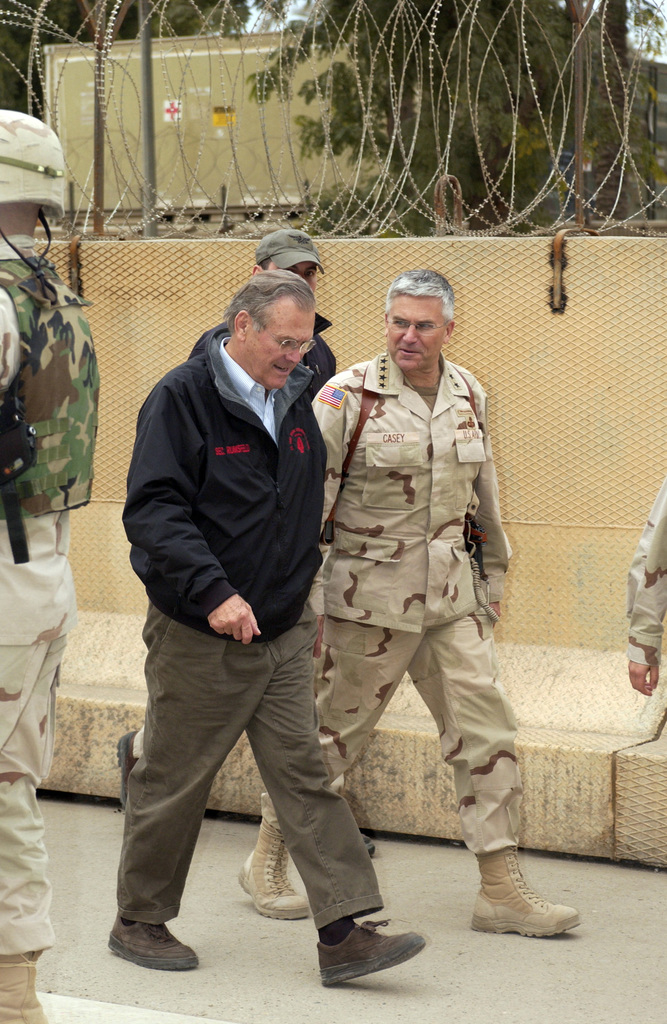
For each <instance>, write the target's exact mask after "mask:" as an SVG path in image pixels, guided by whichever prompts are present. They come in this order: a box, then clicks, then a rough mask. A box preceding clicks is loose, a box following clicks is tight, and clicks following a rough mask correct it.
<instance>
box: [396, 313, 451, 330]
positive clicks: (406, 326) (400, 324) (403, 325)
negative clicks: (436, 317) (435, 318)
mask: <svg viewBox="0 0 667 1024" xmlns="http://www.w3.org/2000/svg"><path fill="white" fill-rule="evenodd" d="M388 326H389V327H390V328H391V330H392V331H408V330H410V328H411V327H414V329H415V330H416V332H417V334H433V332H434V331H439V330H440V329H441V328H442V327H446V326H447V325H446V324H433V323H431V321H430V320H424V321H422V320H420V321H419V323H414V322H413V321H412V320H399V319H398V317H394V318H393V319H392V320H390V321H389V325H388Z"/></svg>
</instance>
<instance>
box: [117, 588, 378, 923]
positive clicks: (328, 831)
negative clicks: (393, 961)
mask: <svg viewBox="0 0 667 1024" xmlns="http://www.w3.org/2000/svg"><path fill="white" fill-rule="evenodd" d="M315 635H316V624H315V618H314V616H313V615H312V613H311V612H310V611H308V612H306V613H304V615H303V617H302V619H301V621H300V622H299V623H297V625H296V626H294V628H293V629H291V630H288V632H287V633H284V634H283V635H282V636H280V637H279V638H278V639H277V640H274V641H271V642H268V643H253V644H248V645H243V644H241V643H238V642H234V641H225V640H221V639H217V638H216V637H211V636H207V635H206V634H205V633H199V632H198V631H196V630H193V629H190V628H189V627H187V626H183V625H181V624H180V623H178V622H175V621H174V620H173V619H170V618H168V617H167V616H165V615H163V614H162V613H161V612H159V611H158V610H157V609H156V608H154V607H152V606H150V607H149V611H148V617H147V620H146V626H145V629H144V641H145V643H146V646H147V648H148V655H147V658H146V669H145V671H146V683H147V687H148V704H147V707H146V723H145V733H144V749H143V755H142V757H141V758H140V760H139V762H138V763H137V764H136V765H135V767H134V769H133V771H132V773H131V775H130V780H129V791H128V805H127V811H126V815H125V835H124V839H123V848H122V853H121V859H120V868H119V874H118V905H119V909H120V912H121V914H122V916H123V917H126V918H129V919H131V920H137V921H147V922H149V923H154V924H159V923H162V922H164V921H168V920H170V919H171V918H173V917H175V916H176V915H177V914H178V912H179V907H180V902H181V895H182V892H183V888H184V886H185V881H186V878H187V874H188V869H189V867H190V861H191V859H192V854H193V852H194V848H195V844H196V841H197V836H198V834H199V830H200V827H201V821H202V817H203V814H204V811H205V809H206V803H207V799H208V795H209V791H210V788H211V784H212V782H213V779H214V777H215V775H216V773H217V772H218V770H219V769H220V767H221V765H222V764H223V762H224V760H225V758H226V757H227V755H228V753H229V752H230V751H231V749H232V748H233V746H234V745H235V743H236V742H237V740H238V739H239V737H240V736H241V734H242V733H243V732H244V731H245V732H246V734H247V736H248V740H249V741H250V745H251V748H252V751H253V754H254V757H255V761H256V763H257V766H258V768H259V771H260V773H261V776H262V780H263V782H264V785H265V786H266V788H267V791H268V793H269V794H270V796H271V799H272V800H273V803H274V804H275V808H276V811H277V816H278V821H279V822H280V827H281V830H282V832H283V834H284V836H285V842H286V845H287V848H288V850H289V852H290V854H291V855H292V858H293V860H294V863H295V865H296V867H297V870H298V871H299V874H300V875H301V878H302V879H303V882H304V885H305V887H306V892H307V894H308V899H309V902H310V906H311V909H312V912H313V917H314V919H315V925H316V927H318V928H322V927H323V926H324V925H326V924H330V923H331V922H332V921H336V920H338V919H339V918H341V917H344V916H347V915H350V916H355V915H358V914H362V913H366V912H370V911H374V910H378V909H380V908H381V907H382V905H383V904H382V899H381V897H380V895H379V893H378V883H377V878H376V877H375V872H374V870H373V867H372V865H371V862H370V860H369V857H368V855H367V854H366V851H365V848H364V845H363V842H362V841H361V839H360V837H359V833H358V830H357V828H356V825H355V823H354V819H353V818H352V815H351V813H350V810H349V807H348V806H347V803H346V801H345V800H344V799H343V798H342V797H341V796H339V795H338V794H337V793H335V792H333V791H332V789H331V788H330V786H329V779H328V775H327V771H326V769H325V767H324V764H323V761H322V754H321V750H320V745H319V741H318V728H317V715H316V709H315V701H314V696H313V682H312V681H313V659H312V650H313V644H314V640H315Z"/></svg>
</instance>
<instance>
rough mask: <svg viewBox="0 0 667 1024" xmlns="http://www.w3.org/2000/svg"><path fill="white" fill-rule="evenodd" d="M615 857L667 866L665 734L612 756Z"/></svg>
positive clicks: (666, 750)
mask: <svg viewBox="0 0 667 1024" xmlns="http://www.w3.org/2000/svg"><path fill="white" fill-rule="evenodd" d="M614 856H615V857H617V858H619V859H621V860H622V859H627V860H638V861H641V862H642V864H657V865H659V866H660V867H667V736H665V735H663V736H662V737H661V738H660V739H658V740H655V742H653V743H645V744H644V745H643V746H638V747H632V748H630V749H628V750H622V751H620V752H619V753H618V754H617V756H616V847H615V851H614Z"/></svg>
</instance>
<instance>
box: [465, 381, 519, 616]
mask: <svg viewBox="0 0 667 1024" xmlns="http://www.w3.org/2000/svg"><path fill="white" fill-rule="evenodd" d="M475 385H476V386H475V387H474V391H475V402H476V403H477V411H478V415H479V419H480V420H481V422H482V424H483V428H484V451H485V453H486V462H482V463H480V468H479V474H478V476H477V479H476V481H475V493H476V494H477V498H478V500H479V509H478V511H477V518H478V519H479V521H480V523H481V524H482V526H483V527H484V529H485V530H486V534H487V538H488V539H487V543H486V544H485V546H484V570H485V572H486V573H487V575H488V577H489V601H490V602H492V603H495V602H497V601H500V600H501V598H502V596H503V589H504V586H505V575H506V573H507V569H508V565H509V559H510V555H511V553H512V552H511V549H510V546H509V542H508V540H507V537H506V536H505V531H504V530H503V528H502V523H501V521H500V500H499V494H498V478H497V476H496V468H495V465H494V462H493V449H492V446H491V440H490V438H489V430H488V422H487V400H486V394H485V393H484V391H482V389H481V387H480V386H479V384H478V383H477V381H475Z"/></svg>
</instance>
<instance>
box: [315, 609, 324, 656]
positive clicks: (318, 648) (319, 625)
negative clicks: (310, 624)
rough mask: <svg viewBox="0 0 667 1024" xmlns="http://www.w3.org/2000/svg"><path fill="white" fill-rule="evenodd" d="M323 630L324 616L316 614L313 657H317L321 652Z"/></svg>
mask: <svg viewBox="0 0 667 1024" xmlns="http://www.w3.org/2000/svg"><path fill="white" fill-rule="evenodd" d="M323 632H324V616H323V615H318V616H317V639H316V640H315V646H314V647H313V657H314V658H319V656H320V654H321V653H322V633H323Z"/></svg>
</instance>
